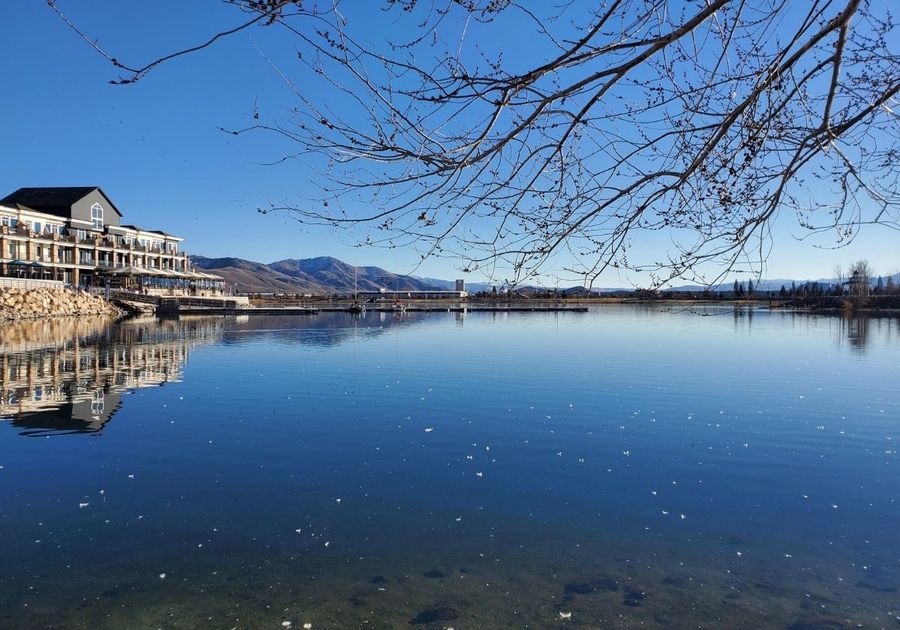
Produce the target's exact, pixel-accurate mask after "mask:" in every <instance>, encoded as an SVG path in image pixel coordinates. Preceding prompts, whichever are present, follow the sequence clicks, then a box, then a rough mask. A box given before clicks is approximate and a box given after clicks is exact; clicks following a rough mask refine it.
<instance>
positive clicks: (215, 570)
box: [0, 306, 900, 630]
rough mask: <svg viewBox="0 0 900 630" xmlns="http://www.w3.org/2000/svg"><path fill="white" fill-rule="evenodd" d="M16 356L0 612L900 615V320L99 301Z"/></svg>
mask: <svg viewBox="0 0 900 630" xmlns="http://www.w3.org/2000/svg"><path fill="white" fill-rule="evenodd" d="M0 342H2V349H3V352H2V359H0V360H2V363H0V567H2V570H0V627H3V628H226V629H228V628H283V627H291V628H304V627H311V628H313V629H319V628H321V629H324V628H416V627H421V628H423V629H432V628H451V627H452V628H455V629H456V630H461V629H475V628H478V629H481V628H576V627H577V628H598V627H609V628H637V627H641V628H664V627H673V628H687V627H693V628H737V627H744V628H756V627H766V628H785V629H792V630H813V629H818V630H825V629H829V630H835V629H840V628H850V627H856V626H857V624H861V625H862V626H864V627H867V628H897V627H900V592H898V588H900V502H898V499H900V468H898V465H900V458H898V447H900V429H898V422H900V387H898V375H900V321H898V320H897V319H891V318H873V319H864V318H857V319H844V318H840V317H832V316H825V315H808V314H794V313H781V312H768V311H766V310H763V309H759V310H757V309H746V308H734V307H731V306H728V307H721V308H718V307H716V308H713V307H709V308H703V307H696V308H691V307H683V306H678V307H674V308H668V307H663V306H634V307H632V306H609V307H601V308H598V309H595V310H592V311H590V312H587V313H574V312H561V313H485V312H478V313H468V314H464V313H405V314H400V313H397V314H381V313H372V312H369V313H366V314H365V315H363V316H353V315H350V314H344V313H321V314H319V315H309V316H294V317H278V316H259V317H256V316H253V317H247V316H243V317H230V318H221V317H219V318H203V317H183V318H182V319H180V320H161V321H157V320H155V319H150V320H130V321H124V322H120V323H112V322H109V321H105V320H96V321H95V320H90V319H84V318H82V319H79V320H77V321H68V320H46V321H38V322H20V323H15V324H6V325H3V326H0ZM306 624H309V625H306Z"/></svg>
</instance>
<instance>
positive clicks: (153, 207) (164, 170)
mask: <svg viewBox="0 0 900 630" xmlns="http://www.w3.org/2000/svg"><path fill="white" fill-rule="evenodd" d="M60 5H61V7H62V9H63V10H64V11H66V12H67V13H68V14H69V16H70V17H71V18H72V19H73V20H75V21H76V22H77V23H78V24H79V25H80V26H81V27H83V29H84V30H85V31H87V32H88V33H90V34H91V35H93V36H96V37H97V38H99V40H100V42H101V44H102V45H103V46H104V47H106V48H108V49H109V50H111V51H113V52H114V53H116V54H121V55H122V57H123V58H124V59H125V60H126V61H129V62H133V63H140V62H143V61H146V60H148V59H150V58H153V57H154V56H156V55H158V54H162V53H165V52H168V51H171V50H173V49H177V48H178V47H180V46H183V45H190V44H193V43H196V42H197V41H198V39H201V36H202V35H203V34H206V33H213V32H215V31H216V30H217V28H220V27H221V28H225V27H230V26H233V25H235V24H236V23H237V22H238V21H239V19H240V16H239V15H238V14H236V13H235V12H234V11H233V10H230V9H227V8H225V7H222V6H220V5H219V3H218V2H215V1H213V0H192V1H191V2H184V1H183V0H182V1H176V0H160V1H156V2H153V3H148V2H138V1H133V0H129V1H124V2H112V1H100V0H97V1H91V2H75V1H72V0H69V1H66V0H61V2H60ZM0 21H2V23H3V24H6V25H7V28H6V29H5V33H4V37H3V38H2V40H0V72H2V76H3V77H4V78H5V83H6V88H7V89H6V94H5V95H4V98H3V99H2V102H0V112H2V120H3V121H4V123H3V125H2V126H0V143H2V146H3V147H4V162H3V169H2V171H0V188H2V189H3V191H2V192H3V193H4V194H5V193H6V192H7V191H12V190H14V189H16V188H18V187H20V186H55V185H60V186H69V185H95V184H96V185H100V186H102V187H103V188H104V190H105V191H106V192H107V194H109V195H110V197H112V199H113V200H114V201H115V202H116V204H117V205H118V206H119V208H120V209H121V210H122V211H123V212H124V214H125V216H126V219H127V221H128V222H133V223H135V224H138V225H142V226H146V227H149V228H160V229H165V230H167V231H170V232H174V233H177V234H179V235H182V236H184V237H185V239H186V242H185V247H186V249H187V250H188V251H189V252H191V253H197V254H203V255H207V256H237V257H241V258H247V259H251V260H257V261H261V262H272V261H274V260H279V259H283V258H308V257H312V256H320V255H332V256H336V257H338V258H341V259H343V260H346V261H348V262H351V263H353V262H356V263H358V264H373V265H379V266H382V267H386V268H388V269H390V270H392V271H397V272H401V273H403V272H408V271H410V270H411V269H413V268H414V266H415V264H416V255H415V254H414V253H413V252H409V251H398V250H390V251H388V250H383V249H378V248H367V249H363V248H357V247H353V246H352V243H353V240H352V237H351V235H348V234H346V233H342V232H336V231H333V230H327V229H325V228H312V227H305V226H301V225H299V224H298V223H296V222H294V221H291V220H290V219H288V218H286V217H285V216H279V215H271V214H270V215H262V214H259V213H258V212H257V208H258V207H265V206H267V205H269V204H270V203H272V202H274V203H276V204H279V203H302V200H303V199H304V198H307V197H309V196H311V195H312V194H314V192H315V184H314V182H313V181H311V180H313V179H314V178H315V176H314V174H313V173H312V171H310V170H309V169H308V168H306V167H304V165H302V164H300V163H298V162H295V161H288V162H285V163H282V164H278V165H274V166H272V165H263V163H264V162H268V161H271V160H272V159H274V158H277V157H278V156H280V155H281V154H282V153H284V150H285V147H284V146H283V145H282V144H280V143H279V141H278V140H277V139H275V138H273V137H272V136H263V135H255V136H254V135H245V136H240V137H235V136H232V135H229V134H226V133H223V132H221V131H220V130H219V129H218V127H220V126H221V127H226V128H236V127H241V126H243V125H246V124H247V123H249V122H250V121H251V116H252V113H253V112H254V110H255V109H256V108H259V109H260V111H261V112H263V113H264V114H267V115H271V116H275V117H277V116H278V115H279V114H282V113H283V112H284V111H286V109H287V108H288V107H290V105H291V98H290V94H289V93H288V91H287V90H286V89H285V87H284V85H283V83H282V81H281V79H280V78H279V77H278V76H277V74H276V73H275V72H274V71H273V70H272V68H271V66H270V65H269V63H268V62H267V61H266V59H265V58H264V57H263V56H262V55H261V54H260V53H259V51H258V49H257V47H258V48H259V50H262V51H263V52H264V53H266V54H270V53H272V54H277V53H278V52H279V51H280V52H283V50H284V48H285V47H287V46H290V43H289V41H288V40H287V39H286V38H285V37H284V36H283V35H281V34H280V33H278V32H276V31H273V30H270V29H250V30H248V31H245V32H244V33H241V34H238V35H236V36H234V37H232V38H229V39H228V40H225V41H223V42H222V43H221V44H218V45H216V46H215V47H214V48H212V49H209V50H206V51H203V52H201V53H198V54H196V55H191V56H188V57H185V58H182V59H181V60H179V61H177V62H174V63H170V64H167V65H165V66H163V67H160V68H159V69H158V70H156V71H154V72H152V73H150V74H149V75H148V76H147V77H145V78H144V79H143V80H142V81H140V82H138V83H137V84H135V85H131V86H113V85H110V84H109V80H110V79H113V78H116V76H117V74H116V70H115V69H114V68H112V67H111V66H110V65H109V63H108V62H106V61H105V60H104V59H102V58H101V57H100V56H99V55H97V54H96V53H95V52H94V51H92V50H91V49H90V48H89V47H88V46H87V45H86V44H85V43H84V42H83V41H81V40H80V39H78V38H77V36H76V35H75V34H74V33H73V32H72V31H71V30H69V29H68V27H66V26H65V25H64V24H63V23H62V22H61V21H60V20H59V19H58V18H57V17H56V16H55V14H54V13H53V12H52V11H51V10H50V9H49V8H48V6H47V5H46V2H44V1H43V0H13V1H10V2H3V3H0ZM372 28H390V24H373V25H372ZM506 40H508V45H507V43H506ZM496 41H497V42H499V43H500V45H502V46H503V47H504V49H505V50H507V51H508V52H509V53H514V51H515V50H516V47H517V46H522V45H525V41H526V40H523V39H521V38H519V37H515V36H514V34H513V33H509V32H502V31H501V32H499V34H497V40H496ZM800 234H802V231H801V230H800V228H798V227H797V225H796V221H795V219H794V218H793V216H792V215H791V214H790V213H784V216H782V217H780V218H779V221H778V223H777V224H776V226H775V230H774V233H773V243H772V249H771V253H770V255H769V258H768V262H767V264H766V271H765V275H766V276H767V277H770V278H775V277H793V278H799V279H803V278H818V277H825V276H828V275H829V274H830V272H831V269H832V267H833V266H834V264H835V263H838V262H843V263H844V265H845V266H846V265H847V263H849V262H850V261H852V260H855V259H857V258H867V259H868V260H869V261H870V263H871V264H872V266H873V267H874V268H875V270H876V271H877V272H880V273H891V272H895V271H897V270H898V268H900V257H898V256H897V251H898V248H897V244H898V240H900V239H898V235H897V233H896V232H893V231H891V230H888V229H886V228H871V229H866V230H864V231H863V232H862V234H861V235H860V236H859V237H858V238H857V240H856V241H855V242H854V243H853V244H852V245H851V246H849V247H846V248H842V249H839V250H836V251H834V250H830V249H827V248H826V249H820V248H816V247H814V246H813V245H812V244H810V243H808V242H804V243H801V242H798V241H797V240H796V239H795V238H794V236H795V235H800ZM664 240H665V238H664V237H662V238H661V237H660V236H658V235H656V236H654V237H653V238H646V239H641V242H639V244H638V247H659V246H660V244H661V242H663V241H664ZM643 241H646V242H643ZM823 243H824V244H826V245H827V240H826V241H823ZM454 267H455V262H454V261H453V260H448V259H433V260H428V261H426V262H425V263H424V264H423V265H421V266H420V267H419V268H418V270H417V273H418V274H420V275H429V276H436V277H444V278H453V277H457V276H459V275H460V274H459V272H458V271H457V270H456V269H455V268H454ZM552 275H553V273H552V271H551V272H548V274H547V276H546V277H547V278H549V277H551V276H552ZM481 279H482V278H481V277H478V276H473V277H470V280H472V281H478V280H481ZM642 280H643V279H642V278H641V277H640V276H637V275H634V274H631V275H624V276H620V275H618V274H617V273H615V272H609V273H608V274H606V275H605V276H603V277H602V278H601V281H600V282H599V284H600V285H602V286H622V285H627V284H629V283H638V284H640V283H641V282H642ZM546 281H547V282H548V283H549V284H553V282H555V280H546Z"/></svg>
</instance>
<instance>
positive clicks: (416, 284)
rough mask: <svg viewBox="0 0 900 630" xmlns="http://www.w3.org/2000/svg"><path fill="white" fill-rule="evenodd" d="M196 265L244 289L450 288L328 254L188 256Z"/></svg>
mask: <svg viewBox="0 0 900 630" xmlns="http://www.w3.org/2000/svg"><path fill="white" fill-rule="evenodd" d="M191 262H192V263H193V264H194V266H195V267H197V268H198V269H203V270H205V271H210V272H212V273H215V274H216V275H218V276H221V277H222V278H224V279H225V282H226V283H228V284H229V285H236V286H237V290H238V291H241V292H246V293H318V294H327V293H352V292H353V291H354V289H356V290H359V291H378V290H379V289H389V290H403V289H409V290H412V291H423V290H441V289H452V288H453V282H451V281H449V280H437V279H434V278H419V277H417V276H404V275H400V274H396V273H393V272H390V271H387V270H386V269H382V268H381V267H371V266H367V267H354V266H353V265H349V264H347V263H345V262H344V261H342V260H338V259H337V258H332V257H331V256H320V257H318V258H299V259H298V258H288V259H285V260H277V261H275V262H273V263H271V264H268V265H266V264H263V263H258V262H253V261H250V260H244V259H242V258H207V257H205V256H191Z"/></svg>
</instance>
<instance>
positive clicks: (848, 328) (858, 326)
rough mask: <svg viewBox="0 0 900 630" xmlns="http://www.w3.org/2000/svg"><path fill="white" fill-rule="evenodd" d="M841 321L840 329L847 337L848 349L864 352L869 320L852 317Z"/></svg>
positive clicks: (864, 317)
mask: <svg viewBox="0 0 900 630" xmlns="http://www.w3.org/2000/svg"><path fill="white" fill-rule="evenodd" d="M841 321H842V325H841V328H842V329H843V333H844V334H845V335H846V336H847V341H848V342H849V343H850V347H851V348H852V349H854V350H857V351H860V352H864V351H865V349H866V344H867V343H868V341H869V318H868V317H866V316H854V317H845V318H843V319H842V320H841Z"/></svg>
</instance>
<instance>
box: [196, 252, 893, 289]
mask: <svg viewBox="0 0 900 630" xmlns="http://www.w3.org/2000/svg"><path fill="white" fill-rule="evenodd" d="M191 262H192V263H193V264H194V266H195V267H197V268H199V269H203V270H206V271H210V272H212V273H215V274H216V275H219V276H221V277H222V278H224V279H225V282H227V283H228V284H229V285H234V286H236V288H237V290H238V291H240V292H242V293H312V294H319V295H324V294H329V293H352V292H353V290H354V286H356V287H357V290H359V291H378V290H379V289H388V290H403V289H408V290H412V291H423V290H432V291H433V290H447V289H453V288H454V286H455V283H454V281H453V280H442V279H439V278H424V277H420V276H409V275H401V274H396V273H393V272H391V271H387V270H386V269H382V268H381V267H371V266H366V267H355V268H354V266H353V265H350V264H348V263H345V262H344V261H342V260H338V259H337V258H332V257H331V256H319V257H317V258H287V259H285V260H279V261H276V262H273V263H271V264H268V265H267V264H264V263H259V262H253V261H252V260H244V259H243V258H207V257H206V256H191ZM883 280H884V281H885V282H886V281H887V276H884V278H883ZM740 281H741V282H743V283H744V285H745V286H746V283H747V280H746V279H742V280H740ZM732 282H733V280H732V281H729V282H726V283H723V284H721V285H720V286H718V287H717V288H715V289H713V291H731V290H732ZM876 282H877V276H875V277H873V278H872V285H873V286H875V283H876ZM894 282H895V283H898V284H900V274H895V275H894ZM791 283H794V284H796V285H797V286H798V287H800V286H803V285H805V284H807V283H809V284H815V283H819V284H821V285H823V286H825V287H827V286H830V285H832V284H833V283H834V280H829V279H827V278H826V279H819V280H791V279H782V278H779V279H773V280H763V281H761V282H759V283H757V282H756V281H755V280H754V285H756V290H758V291H778V290H779V289H780V288H781V287H782V285H784V286H785V287H787V288H790V286H791ZM492 286H493V285H491V284H490V283H486V282H476V283H471V284H470V283H466V290H468V291H469V292H472V293H474V292H477V291H490V290H491V287H492ZM704 289H705V287H703V286H700V285H693V284H691V285H682V286H677V287H670V288H668V289H666V290H669V291H692V292H702V291H703V290H704ZM520 290H521V291H526V292H527V291H534V290H543V289H537V288H536V287H521V288H520ZM560 291H562V292H564V293H571V294H574V293H579V292H583V291H584V289H583V288H582V287H560ZM629 291H630V289H593V292H594V293H611V292H617V293H627V292H629Z"/></svg>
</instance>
